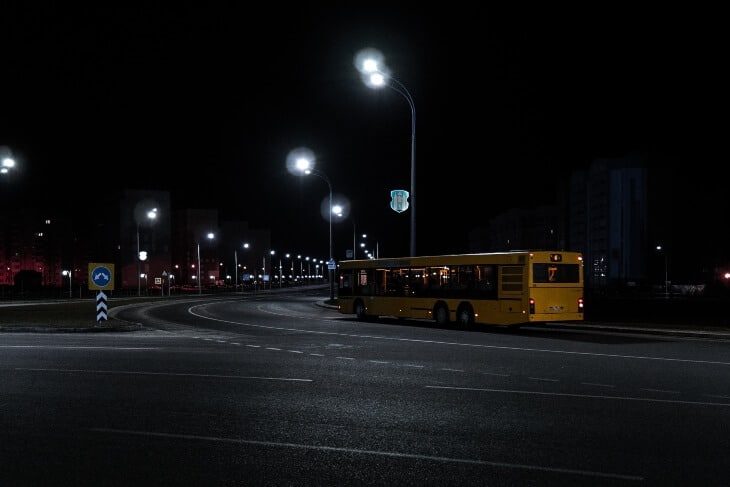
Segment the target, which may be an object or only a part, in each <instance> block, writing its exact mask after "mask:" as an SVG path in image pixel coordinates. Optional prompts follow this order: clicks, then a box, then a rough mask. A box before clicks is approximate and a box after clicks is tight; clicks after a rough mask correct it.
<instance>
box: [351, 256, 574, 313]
mask: <svg viewBox="0 0 730 487" xmlns="http://www.w3.org/2000/svg"><path fill="white" fill-rule="evenodd" d="M338 281H339V282H338V294H337V306H338V310H339V312H340V313H343V314H354V315H356V316H357V317H358V318H359V319H365V318H368V317H371V318H377V317H385V316H392V317H397V318H408V319H428V320H433V321H435V322H436V323H437V324H439V325H450V324H454V325H457V326H461V327H468V326H471V325H473V324H480V325H502V326H519V325H523V324H529V323H532V324H534V323H545V322H553V321H582V320H583V307H584V306H583V305H584V302H583V290H584V287H583V255H582V254H581V253H580V252H566V251H543V250H539V251H537V250H536V251H530V250H525V251H509V252H494V253H481V254H458V255H436V256H423V257H400V258H380V259H369V260H346V261H342V262H340V266H339V272H338Z"/></svg>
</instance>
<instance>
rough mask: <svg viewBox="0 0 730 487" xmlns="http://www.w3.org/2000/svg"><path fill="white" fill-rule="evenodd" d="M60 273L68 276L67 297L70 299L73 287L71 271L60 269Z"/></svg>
mask: <svg viewBox="0 0 730 487" xmlns="http://www.w3.org/2000/svg"><path fill="white" fill-rule="evenodd" d="M61 274H62V275H64V276H68V297H69V299H70V298H72V297H73V288H72V287H71V271H70V270H64V271H61Z"/></svg>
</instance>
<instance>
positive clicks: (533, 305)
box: [530, 298, 535, 315]
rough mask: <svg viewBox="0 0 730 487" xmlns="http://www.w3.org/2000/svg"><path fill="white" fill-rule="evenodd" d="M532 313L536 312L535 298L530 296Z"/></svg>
mask: <svg viewBox="0 0 730 487" xmlns="http://www.w3.org/2000/svg"><path fill="white" fill-rule="evenodd" d="M530 314H531V315H534V314H535V298H530Z"/></svg>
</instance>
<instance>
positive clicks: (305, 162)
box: [287, 148, 335, 300]
mask: <svg viewBox="0 0 730 487" xmlns="http://www.w3.org/2000/svg"><path fill="white" fill-rule="evenodd" d="M287 169H288V170H289V171H290V172H293V173H294V174H299V175H301V176H306V175H309V174H314V175H315V176H317V177H319V178H321V179H323V180H324V182H325V183H327V188H328V189H329V205H328V209H329V211H328V212H327V214H328V215H327V216H328V217H329V227H330V238H329V241H330V258H329V261H328V262H327V267H328V268H329V280H330V300H334V299H335V279H334V261H335V259H334V257H333V255H334V253H333V251H332V184H331V183H330V180H329V179H328V178H327V176H326V175H325V174H324V173H323V172H321V171H317V170H316V169H314V154H312V151H310V150H309V149H306V148H300V149H296V150H294V151H292V152H290V153H289V156H288V157H287Z"/></svg>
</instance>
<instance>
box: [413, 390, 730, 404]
mask: <svg viewBox="0 0 730 487" xmlns="http://www.w3.org/2000/svg"><path fill="white" fill-rule="evenodd" d="M424 387H425V388H426V389H442V390H452V391H473V392H499V393H504V394H525V395H536V396H560V397H578V398H584V399H611V400H617V401H643V402H662V403H670V404H688V405H694V406H721V407H730V403H722V402H704V401H678V400H676V399H653V398H649V397H631V396H600V395H595V394H572V393H567V392H541V391H524V390H518V389H487V388H482V387H455V386H424Z"/></svg>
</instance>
